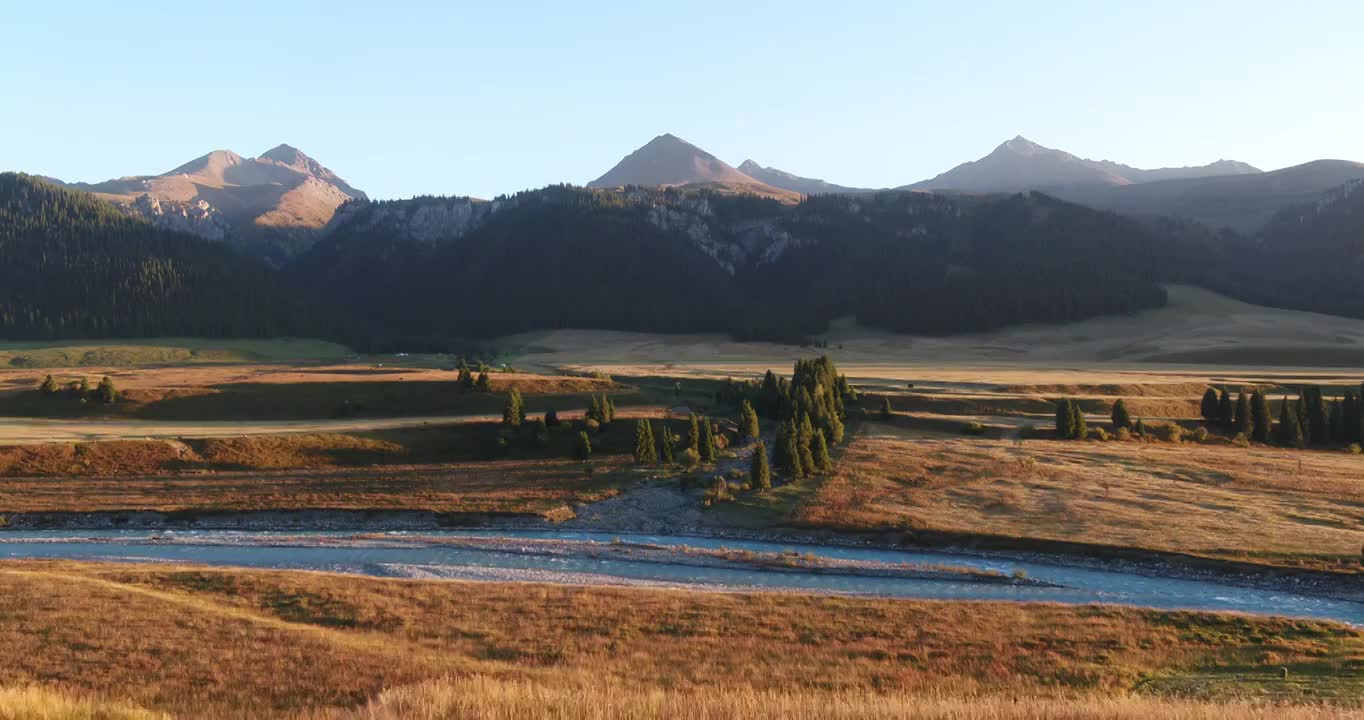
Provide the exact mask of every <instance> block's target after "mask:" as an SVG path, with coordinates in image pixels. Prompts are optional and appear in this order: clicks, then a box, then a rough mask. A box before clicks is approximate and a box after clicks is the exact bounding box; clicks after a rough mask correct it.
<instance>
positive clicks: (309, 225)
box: [62, 145, 365, 262]
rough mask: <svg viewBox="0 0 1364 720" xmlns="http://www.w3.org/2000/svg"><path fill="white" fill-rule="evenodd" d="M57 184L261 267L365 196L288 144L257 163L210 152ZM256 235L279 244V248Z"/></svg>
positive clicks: (223, 152)
mask: <svg viewBox="0 0 1364 720" xmlns="http://www.w3.org/2000/svg"><path fill="white" fill-rule="evenodd" d="M62 184H64V185H65V186H66V187H69V188H72V189H76V190H84V191H87V192H91V193H94V194H96V195H98V196H100V197H102V198H104V199H105V200H109V201H110V202H113V203H114V204H115V206H117V207H120V208H122V209H124V210H125V211H126V212H128V213H129V214H131V215H134V216H137V217H141V218H145V219H147V220H150V221H151V222H153V223H156V224H158V225H162V226H164V227H168V228H171V229H174V230H182V231H185V232H190V233H193V234H195V235H198V236H200V237H203V238H207V239H210V240H224V241H227V242H231V243H234V244H237V245H238V246H239V247H240V248H241V249H242V250H244V251H246V252H248V253H250V254H256V255H259V256H261V257H263V258H264V259H266V260H267V261H268V262H278V261H280V260H282V259H285V258H287V257H288V256H289V255H291V254H292V253H294V252H297V251H298V250H300V249H302V248H306V247H307V246H308V245H309V244H310V238H312V237H315V236H316V235H317V232H318V231H319V230H321V229H322V228H323V227H325V226H326V225H327V223H328V222H329V221H330V220H331V219H332V215H333V214H334V213H335V212H336V209H337V208H338V207H340V206H341V205H343V204H344V203H346V202H348V201H350V200H363V199H365V194H364V193H363V192H360V191H359V190H356V189H355V188H353V187H351V186H350V184H348V183H347V182H346V181H345V180H342V179H341V178H340V177H339V176H338V175H337V174H336V173H334V172H332V171H331V170H329V169H328V168H326V167H324V166H323V165H322V164H321V163H319V162H317V161H316V160H314V159H312V158H310V157H308V156H307V155H305V154H303V153H302V152H300V151H299V150H298V149H297V148H294V147H291V146H289V145H280V146H278V147H275V148H273V149H271V150H269V151H267V152H266V153H264V154H262V155H261V156H260V157H257V158H244V157H242V156H241V155H238V154H237V153H234V152H232V151H231V150H215V151H213V152H211V153H208V154H207V155H204V156H202V157H198V158H195V159H194V160H191V161H189V162H187V163H185V164H183V165H181V166H179V167H177V168H175V169H174V170H171V171H169V172H166V173H162V174H161V175H142V176H132V177H123V178H119V179H116V180H107V181H105V182H101V183H94V184H90V183H70V184H67V183H62ZM261 238H275V239H279V240H280V241H283V245H281V243H280V242H274V241H269V240H267V241H264V242H262V241H261ZM286 239H287V240H286Z"/></svg>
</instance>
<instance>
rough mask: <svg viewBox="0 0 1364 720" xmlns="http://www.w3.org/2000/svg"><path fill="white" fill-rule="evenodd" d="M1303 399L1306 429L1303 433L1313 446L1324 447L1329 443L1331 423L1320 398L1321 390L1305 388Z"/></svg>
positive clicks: (1324, 404) (1323, 402)
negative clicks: (1305, 412)
mask: <svg viewBox="0 0 1364 720" xmlns="http://www.w3.org/2000/svg"><path fill="white" fill-rule="evenodd" d="M1303 399H1304V400H1305V401H1307V429H1306V431H1305V432H1304V433H1303V434H1304V435H1306V436H1307V438H1308V442H1309V443H1311V444H1313V445H1326V444H1327V443H1329V442H1330V441H1331V421H1330V418H1329V416H1328V415H1327V410H1326V403H1325V401H1324V400H1323V399H1322V396H1321V388H1319V387H1316V386H1313V387H1309V388H1306V389H1305V390H1304V393H1303Z"/></svg>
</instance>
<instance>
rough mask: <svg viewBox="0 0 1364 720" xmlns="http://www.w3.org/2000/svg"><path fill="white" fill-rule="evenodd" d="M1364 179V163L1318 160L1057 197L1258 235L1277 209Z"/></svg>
mask: <svg viewBox="0 0 1364 720" xmlns="http://www.w3.org/2000/svg"><path fill="white" fill-rule="evenodd" d="M1359 178H1364V163H1357V162H1350V161H1347V160H1316V161H1314V162H1309V163H1305V164H1302V165H1295V166H1293V167H1288V168H1283V169H1282V170H1273V171H1270V172H1263V173H1247V174H1239V175H1221V176H1212V177H1198V178H1177V179H1169V180H1159V181H1154V182H1147V183H1141V184H1130V185H1125V186H1104V185H1094V184H1091V185H1087V186H1077V185H1071V186H1067V187H1057V188H1051V189H1049V192H1051V193H1052V194H1054V195H1056V196H1057V197H1061V198H1064V199H1066V200H1069V201H1071V202H1076V203H1080V204H1082V205H1088V206H1090V207H1095V208H1100V209H1103V210H1112V211H1114V212H1120V213H1125V214H1129V215H1147V216H1155V215H1166V216H1170V217H1179V218H1185V219H1188V220H1194V221H1197V222H1200V223H1203V224H1205V225H1208V226H1210V227H1214V228H1220V227H1227V228H1231V229H1233V230H1235V231H1237V232H1240V233H1246V234H1253V233H1255V232H1256V231H1258V230H1259V229H1260V227H1261V226H1262V225H1264V223H1265V222H1266V221H1268V220H1269V219H1270V218H1271V217H1272V216H1273V215H1274V214H1275V213H1276V212H1278V211H1280V210H1282V209H1284V208H1288V207H1291V206H1295V205H1303V204H1313V203H1315V202H1317V200H1318V199H1320V198H1321V197H1322V195H1323V194H1324V193H1326V192H1328V191H1330V190H1332V189H1334V188H1337V187H1340V186H1341V185H1343V184H1345V183H1348V182H1350V181H1352V180H1357V179H1359Z"/></svg>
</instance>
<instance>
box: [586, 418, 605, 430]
mask: <svg viewBox="0 0 1364 720" xmlns="http://www.w3.org/2000/svg"><path fill="white" fill-rule="evenodd" d="M583 427H584V428H586V429H587V431H588V432H596V431H598V430H600V429H601V423H599V422H597V421H596V420H593V419H592V418H587V419H586V420H583Z"/></svg>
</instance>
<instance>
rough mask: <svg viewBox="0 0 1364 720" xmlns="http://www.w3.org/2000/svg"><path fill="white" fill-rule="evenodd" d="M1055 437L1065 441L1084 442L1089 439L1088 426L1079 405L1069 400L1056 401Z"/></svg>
mask: <svg viewBox="0 0 1364 720" xmlns="http://www.w3.org/2000/svg"><path fill="white" fill-rule="evenodd" d="M1056 437H1059V438H1062V439H1065V440H1084V439H1085V438H1086V437H1089V426H1088V425H1087V424H1086V423H1085V413H1084V411H1083V410H1081V409H1080V403H1078V402H1076V401H1075V400H1073V399H1071V398H1061V399H1060V400H1058V401H1056Z"/></svg>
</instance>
